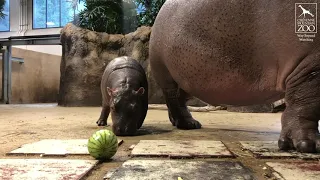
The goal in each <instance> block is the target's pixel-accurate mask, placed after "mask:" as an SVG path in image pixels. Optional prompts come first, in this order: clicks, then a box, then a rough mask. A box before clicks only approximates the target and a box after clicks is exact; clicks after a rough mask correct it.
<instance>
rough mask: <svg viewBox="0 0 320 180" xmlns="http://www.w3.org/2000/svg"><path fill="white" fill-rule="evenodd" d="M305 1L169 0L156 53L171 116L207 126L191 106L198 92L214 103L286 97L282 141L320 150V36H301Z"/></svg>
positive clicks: (156, 31)
mask: <svg viewBox="0 0 320 180" xmlns="http://www.w3.org/2000/svg"><path fill="white" fill-rule="evenodd" d="M301 2H311V1H303V0H300V1H295V0H268V1H266V0H246V1H234V0H193V1H189V0H167V1H166V3H165V4H164V5H163V7H162V8H161V10H160V12H159V14H158V16H157V18H156V20H155V23H154V25H153V28H152V33H151V37H150V38H151V39H150V49H149V57H150V65H151V70H152V73H153V76H154V78H155V80H156V82H157V83H158V85H159V86H160V87H161V89H162V90H163V92H164V94H165V98H166V103H167V106H168V109H169V111H168V112H169V119H170V121H171V123H172V124H173V125H174V126H176V127H177V128H179V129H197V128H201V124H200V123H199V122H198V121H197V120H195V119H194V118H193V117H192V115H191V114H190V112H189V111H188V109H187V107H186V102H185V101H186V100H185V99H186V97H188V96H190V95H192V96H195V97H197V98H199V99H201V100H203V101H205V102H207V103H209V104H212V105H217V104H229V105H253V104H260V103H265V102H272V101H274V100H278V99H280V98H282V97H284V98H285V101H286V109H285V111H284V112H283V114H282V117H281V123H282V130H281V134H280V138H279V141H278V146H279V148H280V149H281V150H289V149H296V150H297V151H299V152H311V153H314V152H316V151H319V141H318V140H317V137H318V133H319V132H318V121H319V119H320V50H319V47H320V43H319V37H320V35H318V34H316V38H314V41H313V42H302V41H299V39H298V37H297V35H296V34H295V3H301ZM312 2H317V1H312ZM318 14H319V13H318ZM306 16H308V15H306ZM317 22H319V15H318V20H317ZM318 27H319V24H318ZM317 149H318V150H317Z"/></svg>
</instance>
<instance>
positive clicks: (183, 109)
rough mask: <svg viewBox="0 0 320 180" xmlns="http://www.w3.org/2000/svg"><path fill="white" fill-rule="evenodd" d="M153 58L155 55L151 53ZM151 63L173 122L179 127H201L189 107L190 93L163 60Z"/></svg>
mask: <svg viewBox="0 0 320 180" xmlns="http://www.w3.org/2000/svg"><path fill="white" fill-rule="evenodd" d="M151 58H154V57H152V55H151ZM150 63H151V72H152V73H153V77H154V78H155V80H156V82H157V83H158V85H159V86H160V88H161V89H162V92H163V94H164V97H165V100H166V105H167V107H168V116H169V119H170V121H171V123H172V124H173V125H174V126H176V127H177V128H178V129H200V128H201V124H200V123H199V122H198V121H197V120H195V119H194V118H193V117H192V115H191V113H190V112H189V110H188V108H187V105H186V100H187V98H188V97H189V96H188V94H187V93H186V92H185V91H183V90H182V89H180V88H179V87H178V84H177V83H176V82H175V81H174V79H173V78H172V77H171V75H170V73H169V71H168V69H167V68H166V67H165V66H164V65H163V63H162V62H160V61H158V60H152V61H150Z"/></svg>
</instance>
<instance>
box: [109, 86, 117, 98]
mask: <svg viewBox="0 0 320 180" xmlns="http://www.w3.org/2000/svg"><path fill="white" fill-rule="evenodd" d="M107 91H108V94H109V96H114V95H115V93H116V90H114V89H111V88H109V87H107Z"/></svg>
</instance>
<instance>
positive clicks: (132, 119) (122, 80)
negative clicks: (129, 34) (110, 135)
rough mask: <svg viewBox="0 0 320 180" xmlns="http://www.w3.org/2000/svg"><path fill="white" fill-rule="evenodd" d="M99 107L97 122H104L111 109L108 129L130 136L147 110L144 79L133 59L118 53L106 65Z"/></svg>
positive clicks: (142, 120) (140, 124)
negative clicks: (99, 112)
mask: <svg viewBox="0 0 320 180" xmlns="http://www.w3.org/2000/svg"><path fill="white" fill-rule="evenodd" d="M101 93H102V111H101V114H100V117H99V119H98V121H97V124H98V126H105V125H106V124H107V119H108V116H109V113H110V110H111V119H112V131H113V132H114V133H115V134H116V135H117V136H132V135H135V133H136V131H137V130H138V129H139V128H140V127H141V126H142V124H143V122H144V119H145V117H146V114H147V110H148V82H147V77H146V74H145V71H144V69H143V68H142V66H141V65H140V64H139V62H137V61H136V60H134V59H132V58H130V57H127V56H122V57H118V58H115V59H113V60H112V61H110V62H109V64H108V65H107V66H106V68H105V71H104V73H103V76H102V79H101Z"/></svg>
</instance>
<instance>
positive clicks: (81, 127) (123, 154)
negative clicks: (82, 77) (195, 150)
mask: <svg viewBox="0 0 320 180" xmlns="http://www.w3.org/2000/svg"><path fill="white" fill-rule="evenodd" d="M100 110H101V108H99V107H58V106H57V105H56V104H35V105H0V129H1V131H0V147H1V149H0V158H21V157H19V156H18V157H16V156H6V155H5V153H8V152H9V151H12V150H14V149H16V148H18V147H20V146H21V145H23V144H26V143H31V142H35V141H39V140H42V139H82V138H89V137H90V136H91V135H92V134H93V133H94V132H95V131H97V130H99V129H102V127H98V126H96V123H95V122H96V120H97V118H98V117H99V114H100ZM192 114H193V116H194V118H195V119H198V120H199V121H200V122H201V123H202V125H203V127H202V129H198V130H188V131H186V130H178V129H176V128H175V127H173V126H172V125H171V123H170V122H169V120H168V117H167V111H166V110H149V111H148V114H147V117H146V119H145V122H144V124H143V127H142V128H141V129H140V131H139V135H138V136H134V137H121V139H123V140H124V143H123V144H122V145H121V146H120V148H119V150H118V152H117V154H116V155H115V156H114V158H113V160H112V161H110V162H104V163H101V164H99V165H98V166H96V167H95V168H94V170H93V171H91V172H90V173H89V174H88V175H87V177H86V179H90V180H91V179H102V178H103V177H104V175H105V174H106V173H107V171H108V170H109V169H112V168H116V167H119V166H120V165H121V164H122V163H123V162H124V161H126V160H128V159H130V156H129V155H130V149H129V147H130V146H131V145H133V144H137V143H138V142H139V140H157V139H162V140H219V141H223V143H224V144H225V145H226V146H227V147H228V148H229V149H230V150H231V151H232V152H233V153H235V154H236V155H237V156H238V157H237V158H235V159H227V158H226V159H227V160H230V161H241V162H242V163H243V164H244V166H246V167H248V168H250V169H251V170H252V171H253V172H254V175H255V176H256V178H257V179H274V176H273V175H272V170H271V169H270V168H266V162H273V161H275V162H279V161H281V162H283V161H294V162H296V161H298V162H300V161H301V160H299V159H282V160H279V159H257V158H254V157H253V156H252V154H250V153H249V152H247V151H243V150H242V148H241V146H240V143H239V141H260V140H261V141H276V140H277V139H278V136H279V133H280V130H281V123H280V118H281V113H261V114H251V113H230V112H227V111H212V112H192ZM110 120H111V119H110V117H109V120H108V124H109V123H110ZM107 128H108V129H109V128H110V127H107ZM23 158H30V157H29V156H28V157H23ZM32 158H40V157H32ZM66 158H69V159H79V156H68V157H66ZM81 159H92V158H91V157H89V156H81ZM313 162H314V161H313Z"/></svg>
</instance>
